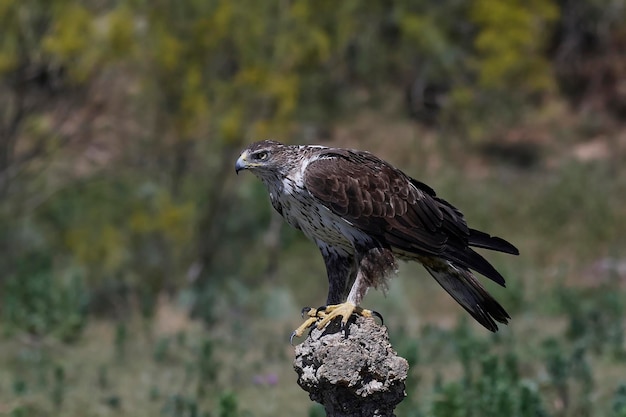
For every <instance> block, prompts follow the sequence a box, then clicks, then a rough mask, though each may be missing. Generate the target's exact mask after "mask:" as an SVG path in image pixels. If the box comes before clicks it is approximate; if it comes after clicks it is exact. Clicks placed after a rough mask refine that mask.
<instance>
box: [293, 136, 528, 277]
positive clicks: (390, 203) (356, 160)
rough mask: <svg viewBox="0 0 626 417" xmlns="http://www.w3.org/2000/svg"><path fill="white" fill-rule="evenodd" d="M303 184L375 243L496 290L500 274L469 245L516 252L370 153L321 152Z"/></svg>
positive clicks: (312, 163) (423, 185)
mask: <svg viewBox="0 0 626 417" xmlns="http://www.w3.org/2000/svg"><path fill="white" fill-rule="evenodd" d="M303 180H304V185H305V187H306V189H307V190H308V192H309V193H310V194H311V195H312V196H313V197H315V198H316V199H317V200H318V201H319V202H320V203H321V204H323V205H325V206H326V207H328V208H329V209H330V210H331V211H333V212H334V213H335V214H337V215H339V216H342V217H344V218H346V220H348V221H349V222H350V223H351V224H352V225H353V226H355V227H357V228H359V229H361V230H363V231H365V232H366V233H368V234H370V235H371V236H372V237H373V238H374V239H376V240H377V241H378V242H381V243H383V244H384V245H388V246H391V247H395V248H398V249H399V250H401V251H403V252H406V253H413V254H415V255H420V256H423V255H428V256H430V255H435V256H439V257H442V258H444V259H448V260H450V261H452V262H456V263H458V264H459V265H461V266H463V267H465V268H469V269H473V270H474V271H476V272H478V273H480V274H482V275H484V276H486V277H487V278H490V279H491V280H493V281H495V282H497V283H498V284H500V285H504V279H503V278H502V275H500V273H498V272H497V271H496V270H495V268H493V266H492V265H491V264H490V263H489V262H488V261H487V260H485V258H483V257H482V256H481V255H479V254H478V253H476V252H475V251H473V250H472V249H470V247H469V246H470V245H471V246H476V247H480V248H485V249H491V250H496V251H501V252H506V253H512V254H517V253H518V252H517V248H515V247H514V246H513V245H511V244H510V243H508V242H507V241H505V240H504V239H501V238H498V237H492V236H490V235H488V234H487V233H484V232H480V231H477V230H474V229H470V228H468V226H467V223H466V222H465V218H464V217H463V214H462V213H461V212H460V211H459V210H458V209H456V208H455V207H454V206H452V205H451V204H450V203H448V202H447V201H445V200H443V199H441V198H439V197H437V196H436V194H435V191H434V190H433V189H432V188H430V187H429V186H427V185H426V184H424V183H422V182H419V181H417V180H415V179H413V178H411V177H409V176H407V175H406V174H404V173H403V172H402V171H400V170H398V169H396V168H394V167H393V166H391V165H390V164H388V163H387V162H385V161H383V160H381V159H379V158H377V157H376V156H374V155H372V154H370V153H368V152H361V151H355V150H349V149H333V148H328V149H324V150H321V151H320V154H319V155H318V159H316V160H314V161H312V162H310V163H309V164H308V166H307V168H306V170H305V172H304V176H303Z"/></svg>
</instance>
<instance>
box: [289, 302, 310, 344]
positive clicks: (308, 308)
mask: <svg viewBox="0 0 626 417" xmlns="http://www.w3.org/2000/svg"><path fill="white" fill-rule="evenodd" d="M311 310H312V309H311V307H302V310H301V311H300V316H302V318H304V315H305V314H306V313H308V312H309V311H311ZM291 337H292V338H293V336H291Z"/></svg>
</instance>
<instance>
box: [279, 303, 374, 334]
mask: <svg viewBox="0 0 626 417" xmlns="http://www.w3.org/2000/svg"><path fill="white" fill-rule="evenodd" d="M353 314H355V315H358V316H362V317H368V318H372V317H378V318H379V319H380V321H381V323H382V321H383V317H382V316H381V315H380V314H379V313H378V312H376V311H372V310H366V309H364V308H362V307H359V306H357V305H355V304H353V303H351V302H349V301H347V302H345V303H342V304H334V305H329V306H325V307H320V308H317V309H315V308H309V307H305V308H303V309H302V317H304V316H307V319H306V320H305V321H304V323H302V324H301V325H300V327H298V328H297V329H296V330H294V332H293V333H292V334H291V338H290V339H289V340H290V342H291V344H293V338H294V337H301V336H302V335H303V334H304V332H305V330H306V329H308V328H309V327H312V326H313V325H314V324H315V323H317V329H318V330H322V329H323V328H324V327H326V326H327V325H328V324H329V323H330V322H331V321H332V320H334V319H335V318H337V317H341V328H342V329H345V330H346V337H347V327H346V325H347V324H348V320H349V319H350V317H351V316H352V315H353Z"/></svg>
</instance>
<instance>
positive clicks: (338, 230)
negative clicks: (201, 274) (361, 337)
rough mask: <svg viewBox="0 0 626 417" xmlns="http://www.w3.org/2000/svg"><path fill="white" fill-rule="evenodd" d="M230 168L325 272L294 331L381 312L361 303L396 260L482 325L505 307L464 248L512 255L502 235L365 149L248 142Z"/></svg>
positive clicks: (383, 282) (485, 269) (503, 315)
mask: <svg viewBox="0 0 626 417" xmlns="http://www.w3.org/2000/svg"><path fill="white" fill-rule="evenodd" d="M235 170H236V172H237V173H239V172H240V171H241V170H249V171H250V172H252V173H253V174H254V175H256V176H257V177H258V178H259V179H260V180H261V181H262V182H263V183H264V184H265V187H266V188H267V190H268V192H269V197H270V201H271V204H272V206H273V207H274V209H276V211H277V212H278V213H280V215H281V216H282V217H283V218H284V219H285V221H286V222H287V223H289V224H290V225H291V226H293V227H295V228H296V229H298V230H301V231H302V232H303V233H304V234H305V235H306V236H307V237H308V238H309V239H310V240H312V241H313V242H314V243H315V244H316V245H317V247H318V248H319V250H320V252H321V253H322V257H323V258H324V263H325V266H326V272H327V275H328V296H327V299H326V305H325V306H323V307H320V308H316V309H313V308H308V307H305V308H304V309H303V310H302V311H303V317H304V315H305V314H306V316H307V318H306V320H305V322H304V323H303V324H302V325H301V326H300V327H298V328H297V329H296V330H295V331H294V332H293V334H292V339H293V337H294V336H297V337H300V336H302V334H303V333H304V331H305V330H306V329H308V328H309V327H312V326H313V325H316V324H317V327H318V328H319V329H323V328H324V327H325V326H326V325H327V324H328V323H330V322H331V321H332V320H334V319H335V318H339V317H341V327H342V328H344V329H346V332H347V323H348V320H349V318H350V317H351V316H352V315H355V314H356V315H361V316H364V317H373V316H378V317H380V318H381V320H382V317H381V316H380V315H379V314H378V313H376V312H375V311H372V310H367V309H364V308H362V307H361V301H362V300H363V298H364V297H365V295H366V293H367V292H368V290H369V289H370V288H372V287H373V288H380V289H383V290H384V289H386V288H387V285H388V279H389V277H390V276H391V275H392V274H393V273H394V272H395V271H397V261H398V260H408V261H417V262H419V263H421V264H422V265H423V266H424V268H426V270H427V271H428V272H429V273H430V275H432V277H433V278H434V279H435V280H436V281H437V282H438V283H439V285H441V287H443V289H444V290H446V291H447V292H448V293H449V294H450V295H451V296H452V298H454V300H456V301H457V302H458V303H459V304H460V305H461V306H462V307H463V308H464V309H465V310H466V311H467V312H468V313H469V314H470V315H471V316H472V317H473V318H474V319H475V320H476V321H478V322H479V323H480V324H481V325H483V326H484V327H485V328H487V329H488V330H490V331H492V332H496V331H497V330H498V325H497V324H496V322H499V323H503V324H507V323H508V321H509V319H510V316H509V314H508V313H507V312H506V311H505V309H504V308H503V307H502V306H501V305H500V304H499V303H498V302H497V301H496V300H495V299H494V298H493V297H492V296H491V295H490V294H489V293H488V292H487V290H486V289H485V287H484V286H483V285H482V284H481V283H480V281H478V279H477V278H476V276H475V274H474V273H475V272H476V273H479V274H481V275H483V276H485V277H487V278H488V279H490V280H492V281H494V282H496V283H497V284H499V285H501V286H503V287H504V286H505V280H504V278H503V277H502V275H501V274H500V273H499V272H498V271H497V270H496V269H495V268H494V267H493V266H492V265H491V264H490V263H489V262H488V261H487V260H486V259H485V258H484V257H483V256H481V255H480V254H479V253H478V252H476V251H475V250H474V249H473V248H481V249H488V250H493V251H498V252H504V253H508V254H512V255H519V251H518V249H517V248H516V247H515V246H513V245H512V244H511V243H509V242H507V241H506V240H504V239H502V238H499V237H496V236H491V235H489V234H487V233H485V232H481V231H479V230H476V229H472V228H470V227H468V226H467V222H466V220H465V218H464V216H463V214H462V213H461V212H460V211H459V210H458V209H457V208H456V207H454V206H453V205H452V204H450V203H448V202H447V201H446V200H444V199H442V198H440V197H438V196H437V194H436V193H435V191H434V190H433V189H432V188H431V187H429V186H428V185H426V184H424V183H423V182H420V181H418V180H416V179H414V178H411V177H410V176H408V175H407V174H405V173H404V172H402V171H401V170H399V169H397V168H395V167H394V166H393V165H391V164H390V163H388V162H386V161H384V160H382V159H380V158H378V157H376V156H374V155H373V154H371V153H369V152H366V151H360V150H354V149H343V148H333V147H326V146H318V145H286V144H282V143H280V142H277V141H273V140H263V141H260V142H255V143H252V144H250V145H249V146H248V147H247V148H246V149H244V150H243V151H242V152H241V155H240V156H239V158H238V159H237V162H236V164H235Z"/></svg>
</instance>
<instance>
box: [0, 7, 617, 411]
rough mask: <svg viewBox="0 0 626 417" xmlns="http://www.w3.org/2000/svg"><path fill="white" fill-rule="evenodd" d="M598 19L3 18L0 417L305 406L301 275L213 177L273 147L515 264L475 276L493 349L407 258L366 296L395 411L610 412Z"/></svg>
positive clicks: (501, 13) (602, 62) (221, 179)
mask: <svg viewBox="0 0 626 417" xmlns="http://www.w3.org/2000/svg"><path fill="white" fill-rule="evenodd" d="M625 19H626V3H625V2H624V0H601V1H599V0H582V1H577V2H574V1H566V0H560V1H556V0H532V1H521V0H514V1H507V2H499V1H496V0H473V1H469V2H466V1H460V0H444V1H439V2H436V3H433V2H430V1H423V0H420V1H408V0H387V1H375V2H361V1H357V0H345V1H342V2H330V1H326V0H320V1H316V2H313V1H273V0H272V1H262V2H261V1H257V2H255V1H227V0H185V1H178V0H158V1H151V2H150V1H146V0H115V1H112V0H82V1H78V0H73V1H72V0H3V1H2V2H0V95H1V96H2V100H0V271H2V273H1V274H0V323H1V328H2V334H1V335H0V337H2V343H1V344H0V353H1V354H2V355H1V357H2V359H1V360H0V363H1V366H0V414H4V413H7V414H8V415H12V416H35V415H37V416H42V415H43V416H46V415H59V414H63V415H68V416H72V415H112V414H115V415H120V414H127V415H134V416H137V415H139V416H140V415H155V414H157V413H160V414H161V415H165V416H209V415H210V416H224V417H235V416H247V415H253V416H262V415H273V416H274V415H294V414H302V413H306V412H308V414H309V415H312V416H317V415H323V411H321V410H320V409H319V408H317V407H315V406H311V405H310V404H309V402H308V399H307V398H306V396H305V395H304V394H303V393H302V392H300V391H299V390H298V388H297V387H296V386H295V385H296V384H294V383H293V377H294V376H293V375H291V373H292V372H291V369H290V365H289V362H290V360H291V351H290V349H289V347H288V344H287V337H288V335H289V333H290V331H291V329H292V328H294V327H295V326H296V325H297V319H298V317H299V316H298V311H299V308H300V307H301V305H306V304H314V303H316V302H321V301H322V300H323V299H324V297H325V295H324V293H325V290H326V289H325V287H324V282H325V279H323V278H322V277H323V274H324V268H323V265H322V262H321V259H320V258H319V256H317V252H316V249H315V248H314V246H313V245H312V244H310V243H309V242H306V241H305V240H304V238H303V237H302V236H301V235H300V234H299V233H298V232H296V231H294V230H291V229H288V228H283V227H282V226H281V224H282V222H281V220H280V219H279V218H278V217H277V216H276V215H275V214H273V213H272V211H271V207H270V206H269V204H268V201H267V196H266V193H265V191H264V190H263V189H262V186H261V185H260V184H258V182H256V181H254V179H252V178H247V177H245V178H233V177H234V175H233V163H234V161H235V158H236V156H237V154H238V152H239V150H240V149H241V148H242V147H243V146H244V145H245V144H246V143H248V142H250V141H252V140H257V139H262V138H267V137H272V138H276V139H280V140H282V141H290V142H294V143H305V142H316V143H332V144H339V145H345V146H353V147H358V148H364V149H369V150H372V151H374V152H376V153H378V154H380V155H381V156H383V157H385V158H386V159H388V160H390V161H392V162H394V163H395V164H396V165H398V166H399V167H401V168H403V169H404V170H406V171H407V172H409V173H410V174H412V175H414V176H416V177H418V178H420V179H421V180H423V181H425V182H426V183H428V184H430V185H432V186H433V187H434V188H435V189H437V190H438V192H439V194H440V195H442V196H443V197H444V198H446V199H448V200H450V201H451V202H452V203H453V204H455V205H457V206H458V207H459V208H461V209H462V210H463V211H464V212H465V213H466V216H467V218H468V219H469V221H470V222H471V223H472V225H473V226H474V227H477V228H481V229H485V230H487V231H489V232H491V233H495V234H498V235H502V236H504V237H506V238H507V239H509V240H511V241H512V242H514V243H515V244H516V245H517V246H519V247H520V249H521V252H522V256H521V257H520V258H519V259H513V258H504V257H497V256H494V258H493V260H494V264H495V265H496V266H497V267H498V268H499V269H501V270H502V271H503V272H504V275H505V276H507V278H508V282H509V288H507V289H506V290H502V289H498V288H491V287H490V290H493V291H494V293H495V294H496V296H497V297H498V298H499V299H501V300H502V302H503V304H504V305H505V306H506V307H507V309H509V310H510V311H511V312H512V313H513V315H514V319H513V323H512V325H511V326H510V327H509V328H507V329H505V330H503V331H502V332H501V333H500V334H498V335H494V336H491V335H485V334H484V333H483V332H480V333H479V332H478V331H476V330H474V329H473V327H472V326H471V325H469V324H468V323H466V322H463V321H461V322H460V323H458V324H455V323H456V316H457V313H459V311H458V309H457V308H456V306H455V305H454V304H453V303H452V302H451V301H450V300H449V299H448V298H446V296H445V294H441V292H442V291H440V288H438V287H437V286H436V284H433V283H432V282H431V281H430V280H429V279H428V277H426V276H425V274H423V273H422V271H421V270H420V269H419V268H418V267H414V266H409V265H403V267H402V270H401V272H400V277H398V279H396V280H395V281H394V283H393V285H392V288H391V291H390V293H389V295H388V297H387V298H383V297H382V296H381V295H380V294H372V295H371V296H370V297H369V298H368V300H367V302H368V303H371V304H372V305H380V308H377V309H378V310H380V311H382V312H384V314H385V316H386V317H388V319H387V320H386V322H387V321H389V322H391V323H392V324H391V329H390V331H391V335H392V338H393V339H394V344H395V345H396V346H397V347H398V349H399V350H400V352H401V353H402V354H403V355H404V356H405V357H407V358H408V359H409V360H410V362H411V365H412V375H411V378H410V379H409V382H408V387H407V392H408V395H409V396H408V398H407V400H406V401H405V402H404V403H403V404H402V405H401V409H399V412H398V415H403V416H426V415H428V416H437V417H443V416H466V415H467V416H475V415H518V416H530V415H534V416H544V415H545V416H548V415H549V416H590V415H610V416H625V415H626V388H625V387H626V380H625V379H624V375H626V366H625V364H624V359H625V358H626V355H624V331H625V325H626V324H625V323H624V319H623V316H624V311H625V309H626V305H625V304H624V300H625V299H626V298H625V297H624V296H625V295H626V294H625V293H624V277H626V272H625V271H626V269H625V266H624V265H626V259H625V258H624V253H625V249H626V239H625V238H624V235H625V233H624V231H625V230H624V226H623V225H624V224H626V213H625V212H624V209H623V207H624V206H625V205H626V193H624V190H625V189H626V174H624V171H623V169H620V168H621V166H622V165H623V161H624V160H626V126H625V125H624V122H623V121H624V120H626V93H625V91H626V90H625V89H624V80H626V69H625V68H626V54H625V53H624V52H625V48H626V47H625V45H626V31H625V30H624V25H623V22H624V21H625ZM235 180H236V182H235ZM294 276H295V277H298V279H294V278H293V277H294ZM413 278H415V279H413ZM418 278H419V279H418ZM415 317H417V319H416V318H415ZM393 323H395V324H393ZM425 323H429V325H425ZM251 341H254V342H252V343H251Z"/></svg>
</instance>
